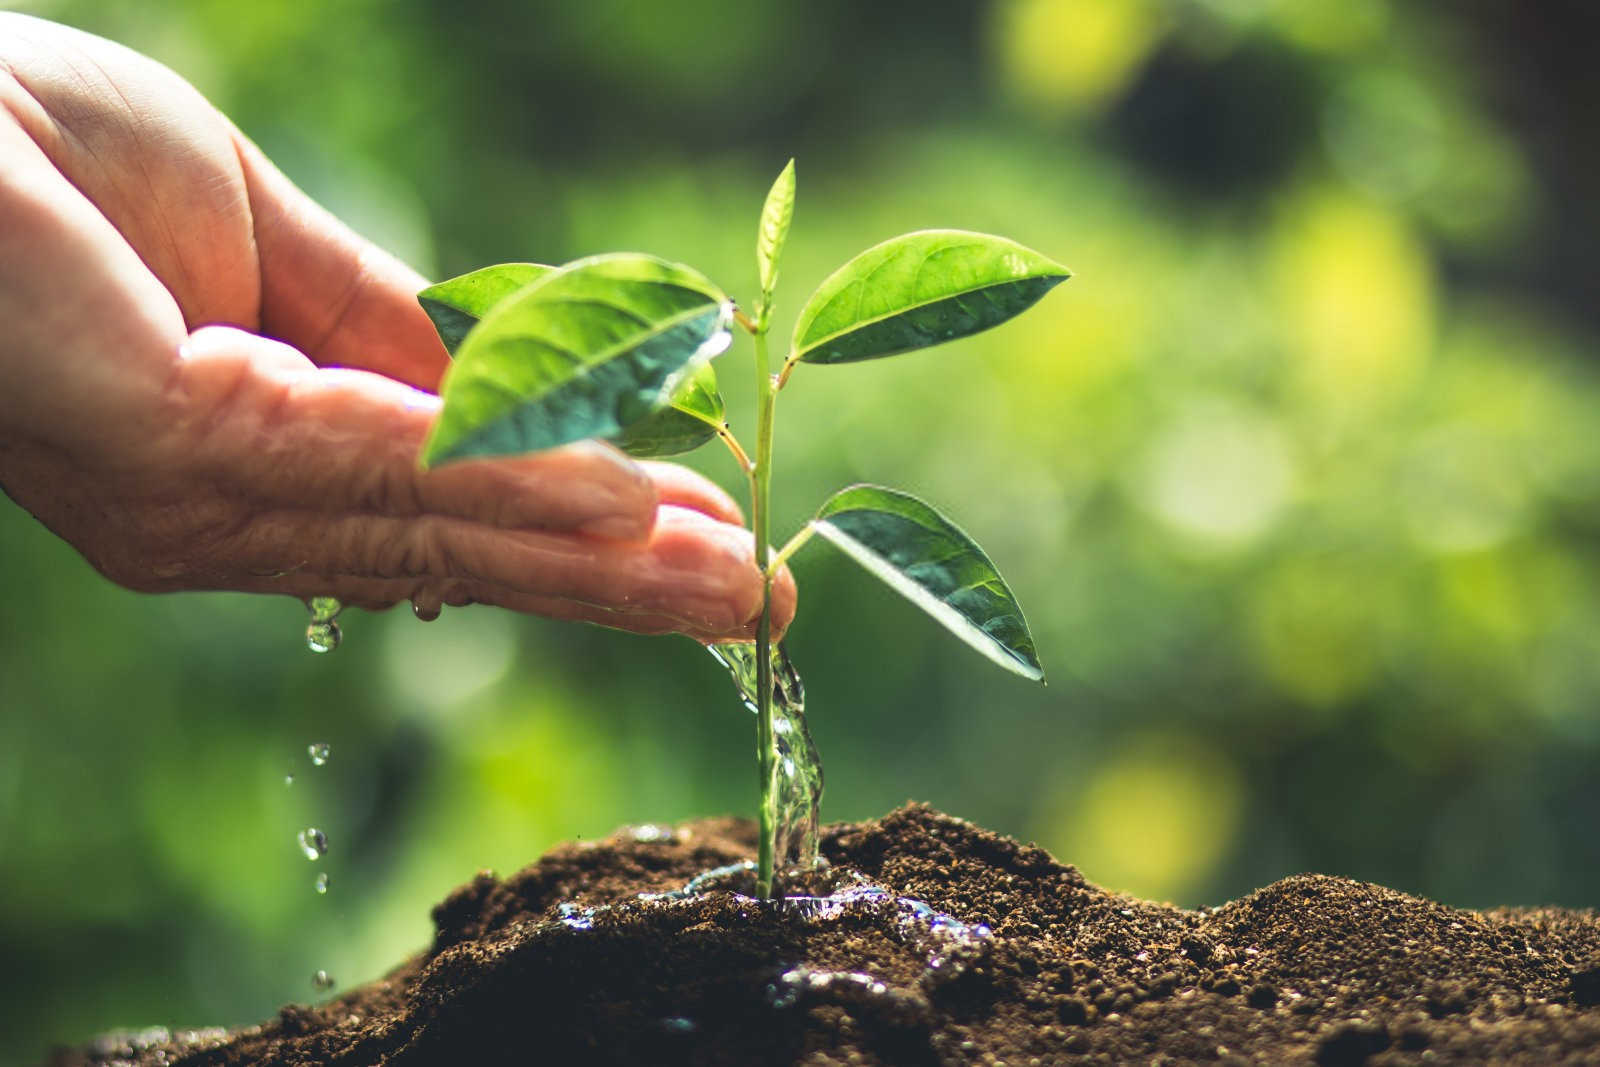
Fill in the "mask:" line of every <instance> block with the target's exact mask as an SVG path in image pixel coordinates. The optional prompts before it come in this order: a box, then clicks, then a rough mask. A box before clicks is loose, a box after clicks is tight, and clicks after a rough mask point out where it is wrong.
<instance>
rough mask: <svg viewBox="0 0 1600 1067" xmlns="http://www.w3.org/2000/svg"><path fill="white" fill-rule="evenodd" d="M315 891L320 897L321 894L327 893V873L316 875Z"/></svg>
mask: <svg viewBox="0 0 1600 1067" xmlns="http://www.w3.org/2000/svg"><path fill="white" fill-rule="evenodd" d="M316 889H317V893H318V895H321V894H323V893H326V892H327V891H328V872H327V871H323V872H322V873H321V874H319V875H317V881H316Z"/></svg>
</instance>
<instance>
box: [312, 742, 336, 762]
mask: <svg viewBox="0 0 1600 1067" xmlns="http://www.w3.org/2000/svg"><path fill="white" fill-rule="evenodd" d="M306 754H307V755H309V756H310V757H311V762H312V764H313V765H314V766H317V767H320V766H322V765H323V764H324V763H327V762H328V757H329V756H331V755H332V754H333V746H332V745H330V744H328V742H326V741H313V742H312V743H311V744H309V745H307V746H306Z"/></svg>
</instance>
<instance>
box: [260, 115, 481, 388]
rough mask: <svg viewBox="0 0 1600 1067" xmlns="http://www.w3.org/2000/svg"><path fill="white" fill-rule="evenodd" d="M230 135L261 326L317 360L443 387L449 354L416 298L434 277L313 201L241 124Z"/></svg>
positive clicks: (321, 362) (423, 385)
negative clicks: (244, 193) (255, 268)
mask: <svg viewBox="0 0 1600 1067" xmlns="http://www.w3.org/2000/svg"><path fill="white" fill-rule="evenodd" d="M233 138H234V144H235V148H236V149H237V151H238V154H239V161H240V163H241V164H242V165H243V167H244V178H245V186H246V188H247V189H248V191H249V196H250V211H251V214H252V216H253V218H254V220H255V239H256V247H257V249H258V252H259V257H260V265H261V323H262V328H263V330H264V331H265V332H266V333H269V334H271V335H273V336H274V337H280V338H282V339H283V340H285V341H287V342H289V343H290V344H292V345H294V346H295V347H296V348H299V349H300V350H301V351H303V352H305V353H306V355H307V356H309V357H310V358H311V360H312V362H313V363H315V364H317V365H318V366H324V367H325V366H341V367H358V368H360V369H363V370H369V371H374V372H376V373H378V374H383V375H387V376H388V377H390V378H395V379H397V380H399V381H402V382H406V383H407V384H409V385H414V386H416V387H418V388H420V389H427V390H431V391H434V392H437V391H438V388H439V381H440V379H441V378H442V377H443V375H444V372H445V368H446V367H448V366H449V365H450V358H449V356H448V355H447V354H446V353H445V350H444V346H443V345H442V344H441V343H440V341H439V338H438V335H437V334H436V333H435V332H434V329H433V324H432V323H431V322H430V321H429V320H428V316H427V314H426V313H424V312H423V310H422V306H421V305H420V304H418V303H417V299H416V296H417V291H418V290H419V289H422V288H424V287H425V286H426V285H427V284H428V283H427V280H426V279H424V278H423V277H422V276H421V275H420V274H418V273H417V272H416V271H414V270H412V269H411V268H410V267H408V266H406V265H405V264H404V263H401V262H400V261H399V260H398V259H396V258H395V257H394V256H391V255H390V254H389V253H387V252H385V251H383V250H382V249H380V248H378V247H377V246H375V245H373V244H371V243H370V242H368V241H367V240H365V239H364V238H362V237H359V236H357V235H356V234H355V233H354V232H353V231H351V230H350V228H349V227H347V226H345V225H344V223H342V222H340V221H339V220H338V219H336V218H334V217H333V216H332V215H331V214H329V213H328V212H327V211H326V210H324V209H323V208H322V207H321V206H319V205H318V204H316V203H315V202H314V201H312V200H311V198H310V197H308V196H306V195H305V194H304V193H303V192H301V191H300V190H299V189H298V188H297V187H296V186H295V185H294V183H293V182H291V181H289V179H288V178H286V177H285V176H284V175H283V172H281V171H280V170H278V168H277V167H275V166H273V164H272V163H271V162H270V161H269V160H268V159H267V157H266V156H265V155H263V154H262V152H261V150H260V149H259V148H257V147H256V146H255V144H254V143H252V142H251V141H250V139H249V138H247V137H245V136H244V134H242V133H240V132H239V131H238V130H237V129H235V130H233Z"/></svg>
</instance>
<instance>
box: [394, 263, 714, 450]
mask: <svg viewBox="0 0 1600 1067" xmlns="http://www.w3.org/2000/svg"><path fill="white" fill-rule="evenodd" d="M731 314H732V305H731V303H730V302H729V300H728V297H727V294H726V293H724V292H723V291H722V290H721V289H719V288H717V287H716V286H715V285H714V284H712V283H711V282H710V281H708V280H707V279H706V278H705V276H704V275H702V274H700V273H699V272H698V271H695V270H692V269H691V268H689V267H685V266H681V265H679V264H676V263H668V262H667V261H665V260H662V259H657V258H655V257H654V256H646V255H640V254H637V253H617V254H613V255H605V256H594V257H592V258H589V259H581V260H578V261H577V262H575V263H570V264H568V265H566V266H564V267H562V268H560V269H559V270H554V271H551V272H550V273H548V274H546V275H544V276H543V277H542V278H540V279H539V280H538V281H536V282H534V283H533V284H531V285H528V286H526V287H524V288H522V289H519V290H518V291H517V292H516V293H515V294H513V295H512V296H511V297H510V298H508V299H506V300H503V301H501V302H500V303H499V304H496V305H495V306H494V307H493V308H492V309H491V310H490V311H489V313H488V314H487V315H485V316H484V318H483V321H481V322H480V323H479V324H478V326H477V327H476V328H475V329H474V330H473V331H472V332H471V333H470V334H469V335H468V336H467V338H466V340H465V341H463V342H462V345H461V349H460V351H459V352H457V354H456V361H455V363H454V364H452V366H451V368H450V370H449V372H448V373H447V374H446V376H445V381H444V390H443V397H444V406H443V408H442V410H441V411H440V412H439V417H438V419H437V420H436V421H435V422H434V424H433V430H432V432H431V433H430V434H429V436H428V440H427V443H426V444H425V445H424V446H423V451H422V462H423V464H424V465H425V466H431V465H433V464H436V463H442V462H444V461H446V460H452V459H464V458H467V457H469V456H499V455H514V454H517V453H522V452H536V451H539V450H540V449H545V448H554V447H555V446H557V445H564V444H567V443H569V442H571V441H580V440H582V439H584V438H586V437H610V436H612V435H613V434H616V433H617V432H618V431H620V430H622V429H623V428H624V427H626V426H628V425H629V424H631V423H633V422H636V421H638V420H639V419H642V418H644V417H645V416H646V415H649V414H650V413H651V412H652V411H654V410H655V409H656V408H657V407H659V406H660V405H661V404H662V403H663V402H665V400H666V399H667V395H668V392H667V391H668V390H670V389H671V388H673V387H674V386H675V385H676V384H677V382H678V380H679V378H680V375H681V372H683V371H684V370H685V369H686V368H689V367H691V366H692V365H698V363H699V362H701V361H704V360H708V359H710V358H711V357H712V356H713V355H715V354H716V353H718V352H720V351H722V349H724V348H726V347H727V345H728V342H729V341H730V340H731V335H730V334H729V332H728V321H729V317H730V316H731Z"/></svg>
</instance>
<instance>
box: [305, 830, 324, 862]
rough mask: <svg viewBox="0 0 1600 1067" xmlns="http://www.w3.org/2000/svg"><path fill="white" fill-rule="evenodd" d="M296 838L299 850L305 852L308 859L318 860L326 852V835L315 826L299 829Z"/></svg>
mask: <svg viewBox="0 0 1600 1067" xmlns="http://www.w3.org/2000/svg"><path fill="white" fill-rule="evenodd" d="M298 840H299V842H300V851H301V852H304V853H305V854H306V859H308V860H320V859H321V858H322V857H323V856H326V855H327V854H328V835H327V834H325V833H323V832H322V831H321V830H318V829H317V828H316V827H315V826H308V827H306V828H305V829H304V830H301V831H300V835H299V838H298Z"/></svg>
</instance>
